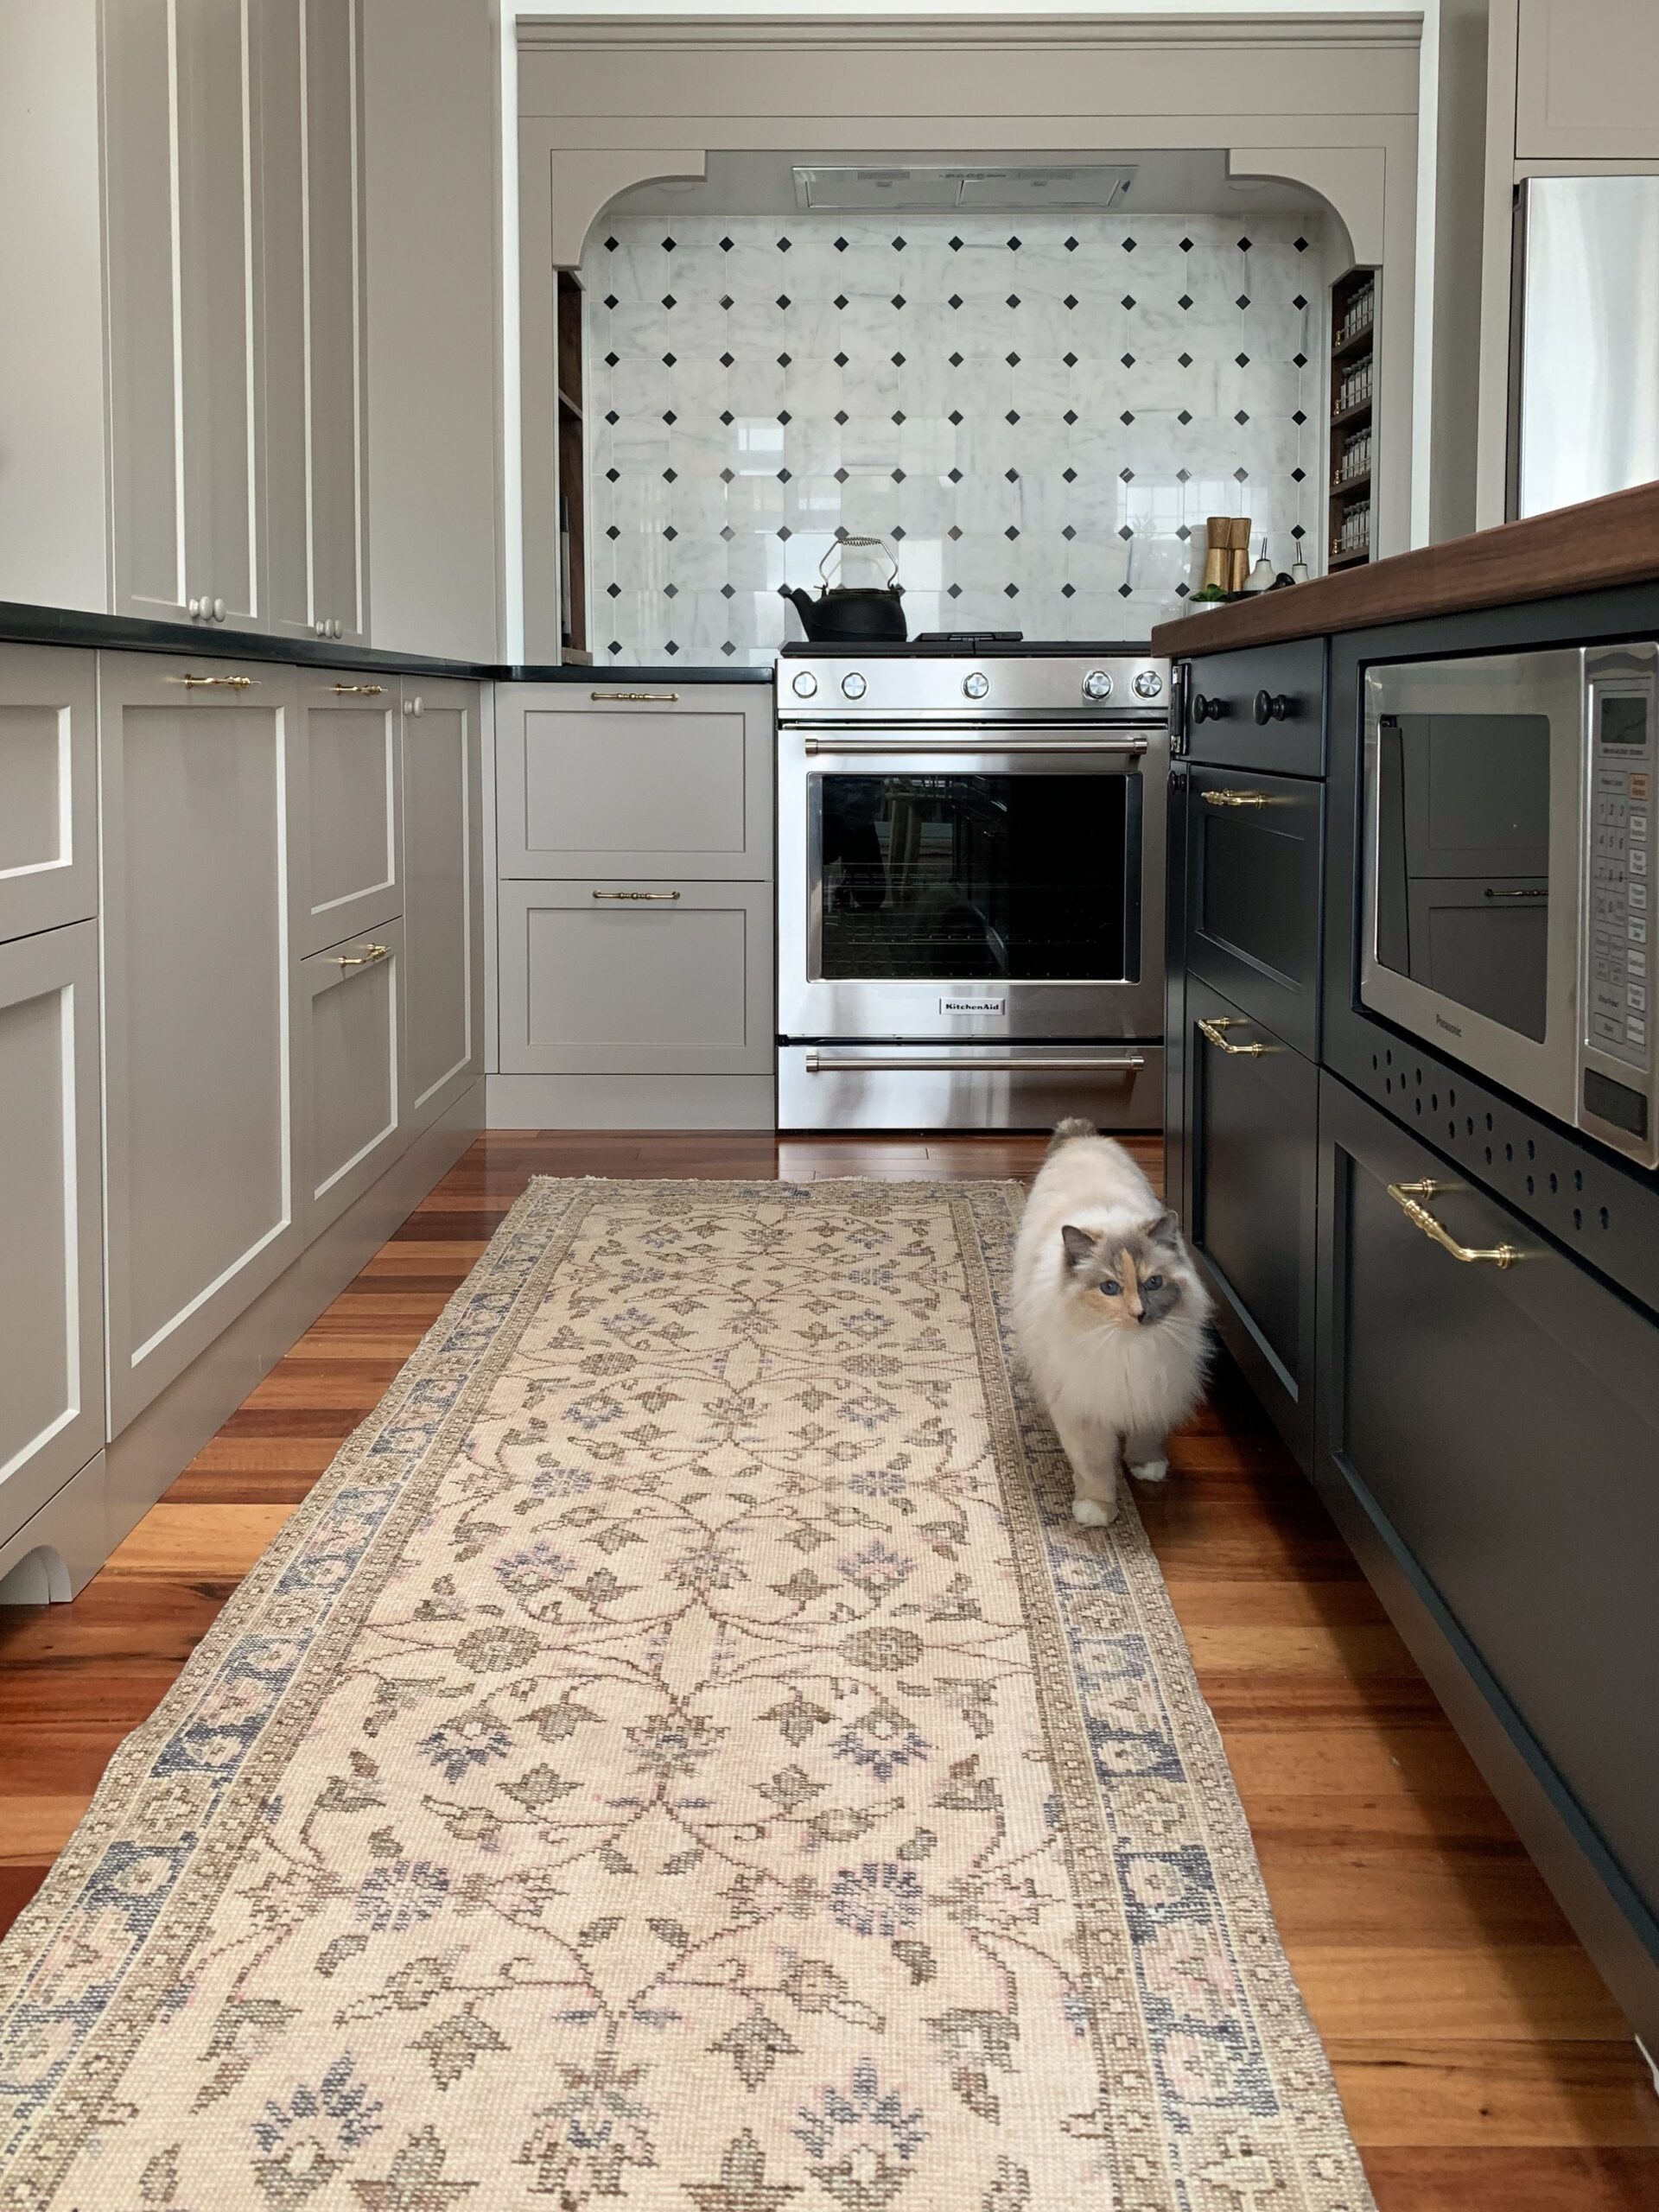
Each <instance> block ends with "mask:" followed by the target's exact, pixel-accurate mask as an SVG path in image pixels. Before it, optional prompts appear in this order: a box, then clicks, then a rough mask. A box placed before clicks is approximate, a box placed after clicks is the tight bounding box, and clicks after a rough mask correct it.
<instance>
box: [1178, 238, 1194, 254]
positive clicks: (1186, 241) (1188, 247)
mask: <svg viewBox="0 0 1659 2212" xmlns="http://www.w3.org/2000/svg"><path fill="white" fill-rule="evenodd" d="M1181 251H1182V252H1183V253H1191V252H1192V239H1191V238H1183V239H1182V240H1181Z"/></svg>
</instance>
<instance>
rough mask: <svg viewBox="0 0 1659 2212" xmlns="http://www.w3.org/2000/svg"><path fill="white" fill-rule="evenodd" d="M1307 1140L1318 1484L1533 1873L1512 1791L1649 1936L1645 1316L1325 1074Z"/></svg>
mask: <svg viewBox="0 0 1659 2212" xmlns="http://www.w3.org/2000/svg"><path fill="white" fill-rule="evenodd" d="M1320 1144H1321V1154H1322V1165H1321V1173H1322V1181H1323V1191H1322V1196H1321V1225H1320V1237H1319V1243H1320V1250H1319V1274H1320V1293H1321V1298H1320V1302H1321V1309H1322V1314H1323V1316H1324V1317H1325V1321H1326V1322H1327V1324H1328V1327H1327V1329H1326V1332H1325V1338H1324V1348H1323V1351H1322V1353H1321V1365H1322V1370H1323V1376H1322V1389H1321V1408H1320V1418H1319V1457H1318V1462H1317V1467H1316V1477H1317V1479H1318V1481H1319V1484H1320V1486H1321V1488H1322V1489H1323V1490H1324V1491H1325V1494H1326V1496H1327V1497H1328V1498H1329V1499H1330V1501H1331V1503H1332V1507H1333V1509H1334V1510H1336V1512H1337V1514H1338V1519H1339V1521H1340V1522H1342V1525H1343V1526H1344V1530H1345V1531H1346V1532H1347V1533H1348V1534H1349V1535H1350V1537H1351V1541H1354V1542H1355V1544H1356V1548H1357V1549H1359V1551H1360V1553H1361V1556H1362V1559H1363V1560H1364V1562H1365V1563H1366V1565H1367V1567H1368V1569H1369V1570H1370V1571H1371V1572H1372V1573H1373V1579H1374V1580H1376V1581H1377V1584H1378V1587H1379V1589H1380V1590H1381V1591H1382V1592H1383V1596H1384V1598H1385V1599H1387V1600H1388V1601H1389V1604H1390V1606H1391V1608H1392V1609H1394V1610H1395V1615H1396V1618H1397V1619H1398V1620H1399V1622H1400V1624H1401V1627H1402V1631H1403V1632H1404V1633H1405V1634H1406V1636H1407V1638H1408V1642H1412V1643H1413V1644H1414V1649H1415V1650H1416V1652H1417V1656H1418V1657H1419V1659H1420V1660H1421V1662H1422V1663H1423V1665H1424V1667H1425V1669H1426V1670H1427V1672H1428V1673H1429V1674H1430V1677H1431V1679H1432V1680H1433V1681H1434V1682H1435V1686H1436V1688H1439V1689H1440V1694H1442V1696H1444V1697H1446V1700H1447V1702H1448V1704H1449V1705H1450V1706H1451V1707H1452V1710H1453V1712H1454V1714H1457V1715H1459V1719H1460V1725H1463V1719H1462V1716H1463V1715H1464V1714H1465V1713H1467V1711H1468V1709H1469V1705H1470V1688H1471V1684H1472V1686H1473V1687H1474V1688H1476V1689H1478V1691H1479V1692H1480V1693H1481V1694H1482V1696H1483V1698H1484V1704H1485V1707H1486V1708H1487V1709H1488V1712H1489V1713H1490V1714H1491V1716H1493V1717H1494V1718H1495V1719H1496V1721H1497V1724H1498V1728H1499V1731H1500V1733H1499V1734H1498V1735H1497V1736H1494V1735H1493V1734H1492V1732H1491V1724H1490V1722H1488V1723H1487V1724H1486V1726H1485V1732H1484V1736H1483V1734H1482V1733H1481V1732H1480V1731H1479V1730H1478V1729H1477V1731H1476V1732H1475V1733H1474V1734H1471V1745H1472V1747H1473V1748H1474V1749H1475V1750H1476V1751H1477V1755H1478V1756H1481V1757H1482V1758H1483V1764H1488V1772H1489V1777H1490V1778H1491V1780H1492V1782H1493V1786H1494V1787H1495V1788H1496V1789H1497V1790H1498V1793H1499V1795H1500V1796H1506V1788H1507V1789H1508V1790H1509V1795H1508V1796H1506V1802H1508V1803H1509V1804H1510V1810H1511V1813H1512V1814H1513V1815H1514V1816H1515V1817H1516V1819H1517V1821H1518V1822H1520V1824H1521V1825H1522V1830H1523V1834H1527V1835H1528V1840H1529V1841H1530V1842H1532V1843H1533V1847H1534V1848H1535V1849H1536V1850H1539V1851H1540V1853H1541V1856H1542V1857H1543V1858H1544V1860H1545V1865H1546V1871H1548V1872H1551V1873H1552V1878H1558V1879H1560V1880H1564V1881H1565V1882H1566V1883H1567V1885H1568V1886H1567V1888H1566V1889H1564V1890H1563V1894H1564V1896H1569V1897H1570V1891H1571V1888H1572V1885H1573V1884H1574V1883H1575V1882H1576V1881H1578V1880H1579V1879H1580V1877H1578V1876H1576V1875H1574V1874H1573V1872H1571V1870H1570V1869H1569V1870H1567V1872H1563V1863H1562V1861H1561V1859H1560V1853H1559V1852H1556V1853H1554V1857H1553V1858H1552V1855H1551V1854H1552V1849H1553V1847H1552V1845H1551V1842H1550V1840H1549V1838H1548V1835H1545V1836H1544V1837H1543V1838H1542V1840H1540V1836H1539V1833H1538V1832H1537V1831H1536V1830H1535V1829H1532V1828H1529V1803H1530V1795H1529V1791H1530V1789H1534V1788H1535V1789H1536V1791H1537V1792H1538V1793H1539V1795H1540V1796H1541V1798H1542V1799H1543V1800H1546V1801H1548V1804H1549V1805H1550V1806H1551V1807H1552V1808H1554V1813H1555V1815H1556V1816H1557V1817H1558V1819H1559V1821H1560V1822H1561V1823H1562V1824H1564V1826H1565V1827H1566V1829H1567V1830H1568V1831H1569V1832H1571V1834H1572V1835H1573V1839H1574V1840H1575V1841H1576V1842H1577V1843H1578V1844H1579V1847H1580V1850H1581V1851H1582V1852H1583V1853H1585V1854H1586V1856H1587V1857H1588V1859H1590V1861H1591V1863H1592V1866H1593V1867H1594V1869H1595V1871H1596V1872H1597V1873H1598V1874H1599V1876H1600V1877H1601V1879H1602V1881H1603V1882H1604V1883H1605V1885H1606V1891H1611V1898H1612V1900H1613V1902H1614V1903H1615V1904H1618V1907H1619V1909H1620V1910H1622V1911H1623V1912H1624V1913H1625V1914H1626V1915H1627V1916H1629V1918H1630V1920H1631V1922H1632V1923H1635V1924H1636V1925H1637V1926H1638V1927H1641V1928H1643V1929H1644V1931H1645V1933H1644V1941H1645V1942H1647V1943H1648V1944H1649V1945H1652V1944H1653V1942H1654V1936H1655V1934H1656V1930H1659V1919H1656V1912H1659V1795H1656V1777H1659V1712H1656V1707H1655V1704H1654V1700H1652V1698H1651V1697H1650V1696H1649V1695H1648V1694H1646V1685H1647V1684H1648V1683H1649V1682H1650V1681H1651V1680H1652V1678H1653V1675H1654V1671H1655V1668H1656V1664H1659V1613H1656V1611H1655V1608H1654V1605H1653V1598H1652V1588H1651V1583H1652V1571H1651V1570H1652V1561H1653V1560H1654V1557H1655V1556H1656V1553H1659V1329H1656V1327H1655V1325H1654V1324H1653V1323H1652V1321H1651V1320H1650V1319H1647V1318H1645V1317H1644V1316H1643V1315H1642V1314H1641V1313H1639V1312H1638V1311H1637V1309H1636V1308H1634V1307H1633V1306H1630V1304H1629V1303H1627V1302H1626V1301H1625V1300H1624V1299H1622V1298H1620V1297H1619V1296H1618V1295H1617V1294H1615V1293H1614V1292H1612V1291H1611V1290H1610V1289H1609V1288H1607V1287H1605V1285H1604V1284H1603V1283H1602V1282H1601V1281H1599V1279H1598V1278H1597V1277H1596V1276H1595V1275H1594V1274H1592V1273H1590V1272H1589V1271H1588V1270H1587V1269H1586V1268H1582V1267H1580V1266H1579V1265H1576V1264H1575V1263H1574V1262H1572V1261H1571V1260H1569V1259H1568V1258H1567V1257H1566V1256H1565V1255H1564V1254H1562V1253H1561V1252H1560V1251H1559V1250H1558V1249H1556V1248H1555V1247H1554V1245H1553V1244H1552V1243H1550V1242H1549V1240H1548V1238H1547V1237H1545V1236H1543V1235H1542V1234H1541V1232H1540V1231H1539V1230H1537V1229H1535V1227H1533V1226H1532V1225H1531V1224H1529V1223H1528V1222H1526V1221H1524V1220H1523V1219H1522V1218H1521V1217H1518V1216H1517V1215H1515V1214H1513V1213H1510V1211H1507V1209H1505V1208H1504V1207H1503V1206H1500V1205H1497V1203H1496V1201H1494V1200H1493V1199H1492V1198H1490V1197H1488V1196H1487V1195H1486V1194H1485V1193H1484V1192H1481V1191H1479V1190H1478V1189H1476V1188H1475V1187H1473V1186H1471V1185H1469V1184H1468V1183H1467V1182H1466V1181H1465V1179H1464V1178H1463V1177H1461V1176H1460V1175H1459V1173H1458V1172H1457V1170H1456V1169H1455V1168H1453V1167H1452V1166H1448V1165H1447V1164H1446V1162H1445V1161H1444V1160H1442V1159H1441V1158H1440V1155H1439V1154H1436V1153H1433V1152H1432V1151H1430V1150H1429V1149H1428V1148H1427V1147H1425V1146H1424V1145H1422V1144H1421V1143H1419V1142H1418V1141H1416V1140H1415V1139H1414V1137H1412V1136H1410V1135H1408V1134H1407V1133H1406V1132H1405V1131H1404V1130H1403V1129H1402V1128H1400V1127H1399V1126H1398V1125H1397V1124H1396V1123H1395V1122H1391V1121H1390V1120H1389V1119H1388V1118H1387V1116H1384V1115H1383V1114H1382V1113H1380V1112H1378V1111H1377V1110H1376V1109H1375V1108H1373V1107H1371V1106H1370V1105H1368V1104H1367V1103H1365V1102H1364V1101H1363V1100H1362V1099H1360V1098H1359V1097H1358V1096H1357V1095H1356V1094H1354V1093H1353V1092H1351V1091H1350V1090H1348V1089H1347V1088H1346V1087H1345V1086H1344V1084H1341V1083H1339V1082H1338V1081H1337V1080H1336V1079H1335V1078H1334V1077H1331V1076H1328V1075H1327V1076H1325V1077H1324V1079H1323V1093H1322V1097H1321V1103H1320ZM1506 1255H1508V1258H1507V1262H1506ZM1448 1658H1450V1659H1451V1660H1452V1661H1453V1662H1455V1664H1456V1667H1457V1668H1458V1669H1460V1670H1461V1671H1460V1673H1453V1672H1451V1671H1449V1670H1448V1664H1447V1661H1448ZM1484 1742H1486V1743H1488V1744H1489V1747H1490V1759H1491V1763H1489V1760H1488V1757H1487V1756H1486V1755H1485V1754H1484V1753H1483V1743H1484ZM1516 1754H1518V1756H1519V1759H1520V1761H1521V1763H1522V1766H1523V1767H1524V1770H1525V1773H1526V1776H1527V1777H1529V1788H1527V1789H1521V1792H1520V1795H1519V1796H1516V1789H1515V1786H1514V1785H1515V1777H1514V1776H1513V1775H1510V1772H1509V1767H1510V1762H1511V1761H1512V1760H1513V1759H1514V1758H1515V1757H1516ZM1506 1776H1507V1777H1508V1781H1507V1783H1506ZM1606 1904H1607V1899H1606V1895H1605V1893H1604V1894H1603V1897H1602V1902H1601V1904H1600V1906H1599V1908H1598V1910H1602V1911H1604V1912H1605V1909H1606ZM1599 1956H1600V1957H1601V1960H1602V1962H1603V1964H1604V1966H1605V1967H1607V1955H1606V1952H1605V1947H1604V1948H1602V1949H1601V1950H1600V1951H1599ZM1608 1971H1609V1972H1610V1974H1611V1976H1612V1977H1613V1978H1614V1986H1615V1990H1616V1991H1617V1990H1618V1986H1619V1985H1618V1978H1617V1975H1618V1968H1617V1965H1616V1964H1615V1965H1613V1966H1611V1967H1608ZM1650 1971H1651V1969H1650V1967H1649V1973H1650Z"/></svg>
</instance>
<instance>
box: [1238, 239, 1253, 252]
mask: <svg viewBox="0 0 1659 2212" xmlns="http://www.w3.org/2000/svg"><path fill="white" fill-rule="evenodd" d="M1238 250H1239V251H1240V252H1241V253H1248V252H1249V250H1250V242H1249V238H1240V240H1239V242H1238Z"/></svg>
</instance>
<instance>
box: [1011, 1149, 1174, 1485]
mask: <svg viewBox="0 0 1659 2212" xmlns="http://www.w3.org/2000/svg"><path fill="white" fill-rule="evenodd" d="M1209 1319H1210V1300H1209V1297H1208V1295H1207V1294H1206V1293H1205V1288H1204V1286H1203V1284H1202V1283H1201V1282H1200V1281H1198V1275H1197V1274H1196V1273H1195V1272H1194V1270H1193V1267H1192V1261H1191V1260H1190V1258H1189V1257H1188V1255H1187V1250H1186V1247H1185V1244H1184V1243H1182V1241H1181V1232H1180V1224H1179V1220H1178V1219H1177V1217H1176V1216H1175V1215H1174V1214H1173V1213H1172V1212H1170V1211H1168V1210H1167V1209H1166V1208H1164V1207H1162V1206H1160V1204H1159V1202H1158V1200H1157V1198H1155V1197H1154V1195H1153V1189H1152V1185H1151V1184H1150V1183H1148V1182H1147V1179H1146V1177H1145V1176H1144V1175H1143V1174H1142V1173H1141V1170H1140V1169H1139V1168H1138V1167H1137V1166H1135V1162H1134V1161H1133V1160H1131V1159H1130V1157H1129V1155H1128V1153H1127V1152H1125V1151H1124V1149H1123V1147H1122V1145H1118V1144H1114V1143H1113V1142H1112V1141H1111V1139H1110V1138H1109V1137H1103V1136H1101V1135H1097V1134H1096V1130H1095V1129H1094V1128H1093V1127H1092V1126H1091V1125H1090V1123H1089V1122H1061V1123H1060V1124H1059V1126H1058V1128H1057V1129H1056V1130H1055V1132H1054V1138H1053V1141H1052V1144H1051V1145H1050V1146H1049V1148H1048V1157H1047V1159H1046V1161H1045V1162H1044V1165H1043V1169H1042V1173H1040V1174H1039V1176H1038V1178H1037V1180H1036V1183H1035V1185H1033V1189H1032V1192H1031V1196H1030V1197H1029V1198H1028V1199H1027V1202H1026V1211H1025V1217H1024V1218H1023V1220H1022V1221H1021V1223H1020V1236H1019V1240H1018V1243H1016V1245H1015V1248H1014V1321H1015V1325H1016V1327H1017V1329H1018V1331H1019V1336H1020V1350H1021V1351H1022V1352H1023V1353H1024V1355H1025V1361H1026V1365H1027V1369H1028V1370H1030V1374H1031V1378H1032V1381H1033V1383H1035V1385H1036V1389H1037V1395H1038V1398H1039V1401H1040V1402H1041V1404H1042V1406H1043V1408H1044V1410H1045V1411H1046V1413H1047V1414H1048V1417H1049V1419H1050V1420H1051V1421H1052V1422H1053V1424H1054V1427H1055V1430H1056V1432H1057V1433H1058V1436H1059V1440H1060V1442H1061V1444H1062V1445H1063V1446H1064V1447H1065V1456H1066V1458H1067V1459H1069V1460H1070V1461H1071V1471H1072V1478H1073V1491H1074V1496H1073V1501H1072V1506H1071V1511H1072V1515H1073V1517H1074V1518H1075V1519H1077V1520H1078V1521H1080V1522H1083V1523H1084V1525H1085V1527H1089V1528H1104V1527H1105V1525H1106V1524H1107V1522H1109V1521H1110V1519H1111V1518H1112V1516H1113V1515H1114V1514H1115V1513H1116V1510H1117V1471H1118V1465H1119V1462H1120V1461H1123V1462H1124V1463H1125V1464H1127V1465H1128V1471H1129V1472H1130V1473H1131V1474H1132V1475H1135V1476H1136V1477H1138V1478H1139V1479H1140V1480H1141V1481H1142V1482H1161V1481H1162V1480H1163V1478H1164V1477H1165V1476H1166V1474H1167V1473H1168V1471H1169V1465H1168V1459H1167V1457H1166V1452H1167V1446H1166V1441H1165V1440H1166V1437H1167V1435H1168V1433H1169V1431H1170V1430H1171V1429H1172V1428H1174V1427H1178V1426H1179V1423H1180V1422H1182V1421H1185V1420H1186V1418H1187V1416H1188V1415H1189V1414H1191V1413H1192V1409H1193V1408H1194V1407H1195V1406H1196V1405H1197V1404H1198V1399H1199V1396H1200V1395H1201V1394H1202V1391H1203V1388H1204V1367H1205V1351H1206V1347H1207V1333H1208V1326H1209Z"/></svg>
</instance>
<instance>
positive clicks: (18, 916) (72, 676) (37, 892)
mask: <svg viewBox="0 0 1659 2212" xmlns="http://www.w3.org/2000/svg"><path fill="white" fill-rule="evenodd" d="M97 740H98V709H97V688H96V672H95V669H94V664H93V660H92V654H91V653H79V652H65V651H64V649H63V648H62V647H61V646H60V645H0V939H3V938H13V937H24V936H27V935H28V934H29V932H30V931H35V930H49V929H55V928H56V927H57V926H58V925H59V924H60V923H62V922H74V921H79V920H81V919H82V918H84V917H85V916H86V915H88V914H92V913H95V912H97V911H98V760H97V754H96V752H95V749H94V748H95V747H96V744H97Z"/></svg>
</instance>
